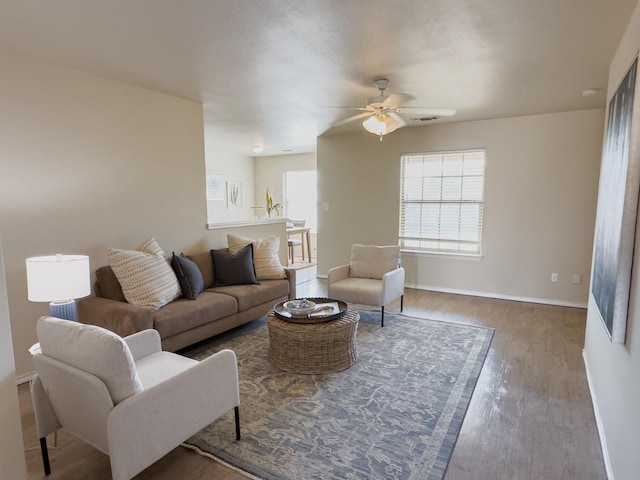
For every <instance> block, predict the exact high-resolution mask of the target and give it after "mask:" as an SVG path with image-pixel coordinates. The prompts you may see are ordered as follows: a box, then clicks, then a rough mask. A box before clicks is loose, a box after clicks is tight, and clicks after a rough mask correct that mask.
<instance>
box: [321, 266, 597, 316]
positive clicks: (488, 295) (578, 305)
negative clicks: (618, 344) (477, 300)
mask: <svg viewBox="0 0 640 480" xmlns="http://www.w3.org/2000/svg"><path fill="white" fill-rule="evenodd" d="M328 276H329V275H328V274H318V275H317V277H318V278H328ZM404 286H405V287H406V288H415V289H416V290H428V291H431V292H440V293H454V294H456V295H469V296H472V297H485V298H497V299H498V300H511V301H514V302H527V303H541V304H543V305H555V306H557V307H572V308H582V309H584V310H586V309H587V304H586V303H582V302H567V301H566V300H556V299H552V298H537V297H520V296H517V295H502V294H501V293H492V292H477V291H472V290H460V289H457V288H440V287H432V286H427V285H416V284H413V283H405V285H404Z"/></svg>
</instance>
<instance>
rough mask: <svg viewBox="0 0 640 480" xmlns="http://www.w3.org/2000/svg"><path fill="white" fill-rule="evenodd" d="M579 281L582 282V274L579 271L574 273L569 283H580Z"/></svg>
mask: <svg viewBox="0 0 640 480" xmlns="http://www.w3.org/2000/svg"><path fill="white" fill-rule="evenodd" d="M580 282H582V276H581V275H580V274H579V273H574V274H573V278H572V279H571V283H573V284H574V285H580Z"/></svg>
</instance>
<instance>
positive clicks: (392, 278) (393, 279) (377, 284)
mask: <svg viewBox="0 0 640 480" xmlns="http://www.w3.org/2000/svg"><path fill="white" fill-rule="evenodd" d="M328 294H329V297H331V298H335V299H338V300H343V301H345V302H350V303H358V304H361V305H372V306H376V307H381V308H382V315H381V326H383V327H384V306H385V305H387V304H388V303H390V302H392V301H393V300H395V299H396V298H400V311H402V309H403V303H404V268H403V267H402V266H401V262H400V247H399V246H397V245H389V246H374V245H357V244H356V245H353V246H352V247H351V260H350V262H349V263H348V264H347V265H341V266H339V267H334V268H332V269H331V270H329V279H328Z"/></svg>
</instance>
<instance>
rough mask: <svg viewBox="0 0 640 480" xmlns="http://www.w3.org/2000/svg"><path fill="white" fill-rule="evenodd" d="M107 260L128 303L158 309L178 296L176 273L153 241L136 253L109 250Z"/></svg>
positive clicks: (150, 240) (114, 249) (149, 241)
mask: <svg viewBox="0 0 640 480" xmlns="http://www.w3.org/2000/svg"><path fill="white" fill-rule="evenodd" d="M107 257H108V259H109V265H111V268H112V269H113V273H115V274H116V277H117V278H118V281H119V282H120V285H121V286H122V292H123V293H124V297H125V298H126V299H127V302H129V303H132V304H134V305H141V306H144V307H151V308H153V309H154V310H157V309H158V308H160V307H162V306H163V305H166V304H167V303H169V302H171V301H172V300H175V299H176V298H178V297H179V296H180V293H181V290H180V285H179V284H178V279H177V278H176V274H175V273H174V272H173V269H172V268H171V266H170V265H169V262H168V261H167V259H166V258H165V255H164V252H163V251H162V248H160V245H158V242H156V240H155V238H150V239H149V240H147V241H146V242H145V243H143V244H142V245H141V246H140V247H139V248H138V250H120V249H116V248H109V249H108V250H107Z"/></svg>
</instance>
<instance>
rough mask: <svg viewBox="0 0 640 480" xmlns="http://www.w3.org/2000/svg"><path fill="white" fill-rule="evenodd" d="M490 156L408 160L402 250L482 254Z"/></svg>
mask: <svg viewBox="0 0 640 480" xmlns="http://www.w3.org/2000/svg"><path fill="white" fill-rule="evenodd" d="M484 164H485V152H484V150H464V151H455V152H436V153H424V154H407V155H403V156H402V174H401V186H400V195H401V197H400V210H401V211H400V246H401V247H402V248H403V249H406V250H418V251H429V252H443V253H459V254H471V255H473V254H477V255H479V254H480V251H481V242H482V210H483V204H484Z"/></svg>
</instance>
